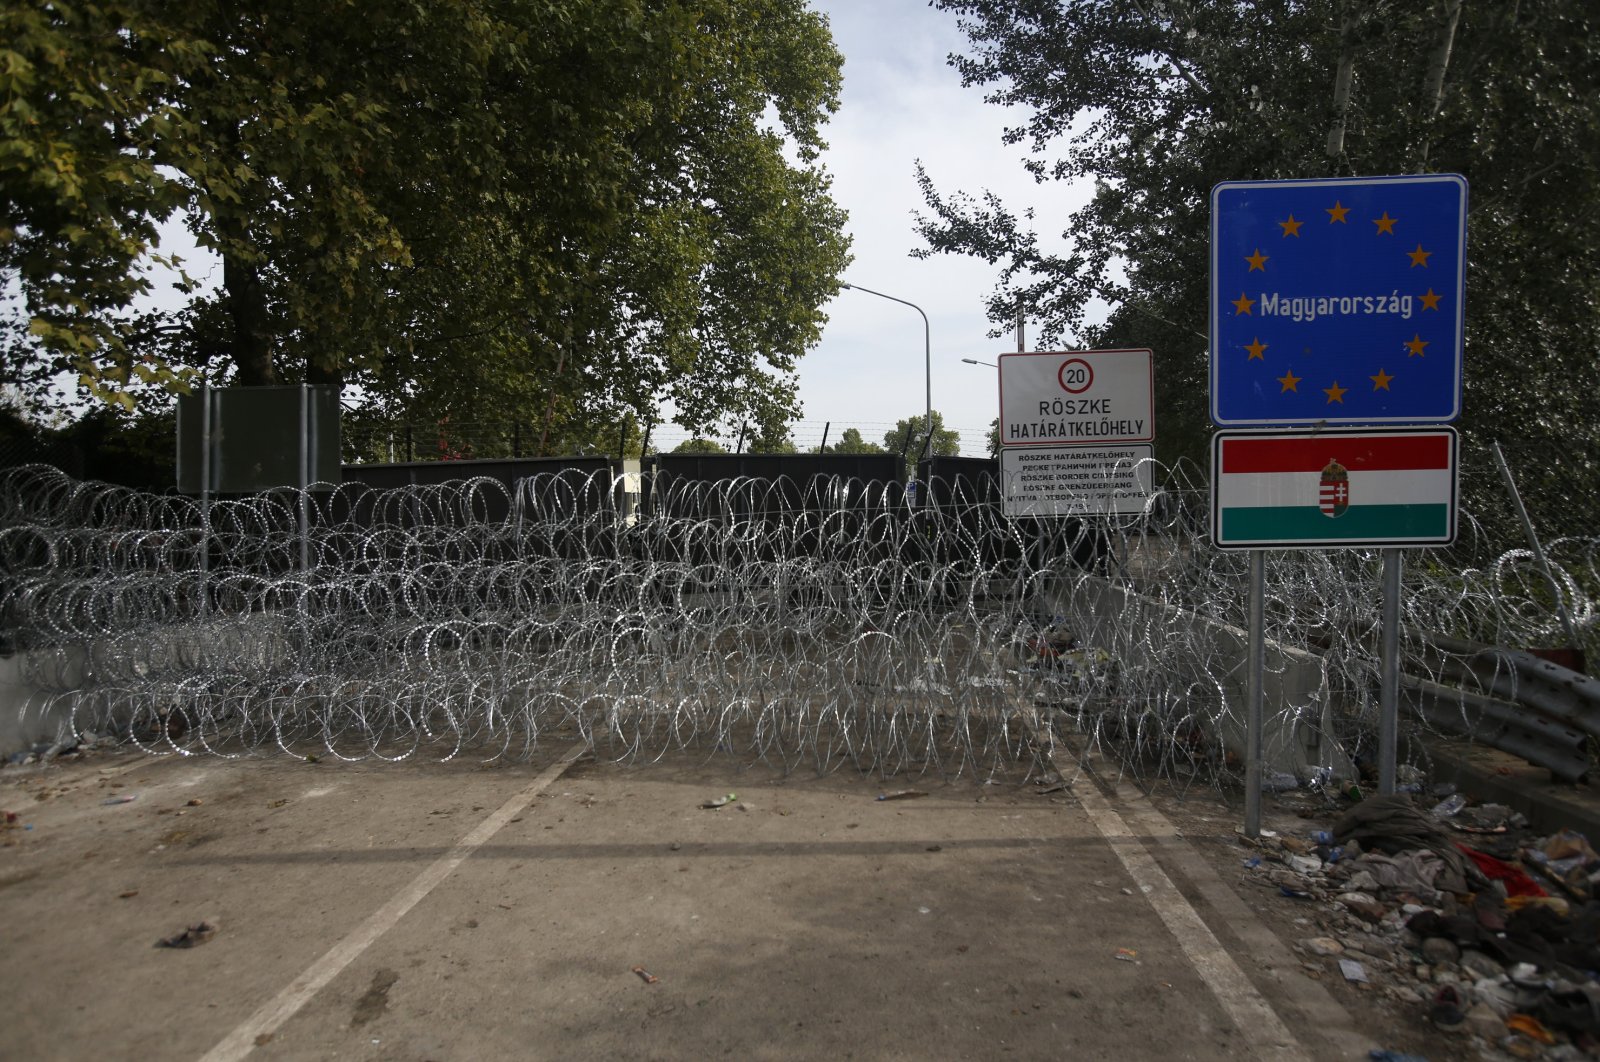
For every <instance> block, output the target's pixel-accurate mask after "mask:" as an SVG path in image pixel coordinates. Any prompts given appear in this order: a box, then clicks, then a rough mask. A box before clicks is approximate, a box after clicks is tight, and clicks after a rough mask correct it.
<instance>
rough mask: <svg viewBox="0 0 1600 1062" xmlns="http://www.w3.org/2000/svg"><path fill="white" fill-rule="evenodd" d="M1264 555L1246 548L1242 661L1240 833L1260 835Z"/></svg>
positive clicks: (1264, 661)
mask: <svg viewBox="0 0 1600 1062" xmlns="http://www.w3.org/2000/svg"><path fill="white" fill-rule="evenodd" d="M1266 570H1267V564H1266V554H1265V553H1263V552H1262V551H1261V550H1259V549H1257V550H1251V551H1250V635H1249V637H1250V642H1249V651H1248V653H1247V659H1246V661H1245V668H1246V674H1245V694H1244V701H1245V738H1244V835H1245V836H1246V837H1251V838H1255V837H1260V836H1261V732H1262V730H1263V728H1264V727H1265V725H1266V723H1265V715H1266V713H1265V712H1264V711H1263V700H1264V693H1265V691H1264V690H1263V689H1262V688H1261V684H1262V678H1263V672H1264V670H1265V664H1266V630H1265V627H1266V618H1265V615H1264V613H1265V611H1266V597H1267V576H1266Z"/></svg>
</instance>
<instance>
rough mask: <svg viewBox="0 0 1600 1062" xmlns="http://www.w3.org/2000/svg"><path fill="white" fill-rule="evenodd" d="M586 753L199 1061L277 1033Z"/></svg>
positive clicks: (531, 789)
mask: <svg viewBox="0 0 1600 1062" xmlns="http://www.w3.org/2000/svg"><path fill="white" fill-rule="evenodd" d="M587 751H588V749H587V748H586V747H585V746H581V745H580V746H579V747H578V748H575V749H573V750H572V751H571V752H569V753H567V755H565V756H563V757H562V758H561V759H560V760H559V761H557V762H556V763H555V764H553V765H551V766H550V767H547V768H546V769H545V770H544V772H543V773H542V774H540V775H539V777H537V778H535V779H534V780H533V782H532V783H530V784H529V785H528V786H527V787H526V788H525V789H522V790H521V791H519V792H518V793H517V794H516V795H514V796H513V797H511V799H509V800H507V801H506V802H505V803H504V804H501V805H500V807H499V809H498V810H497V811H495V812H494V814H492V815H490V816H489V817H488V818H486V819H484V820H483V821H482V822H481V823H479V824H478V825H477V827H475V828H474V829H473V831H472V832H471V833H469V834H467V835H466V836H465V837H463V838H462V839H461V841H460V842H459V843H458V844H457V845H456V846H455V847H454V848H452V849H451V850H450V851H449V852H448V853H446V854H445V855H442V856H440V857H439V858H438V859H437V860H435V861H434V862H433V864H432V865H430V866H429V867H428V868H427V869H426V870H424V871H423V872H422V873H420V874H418V875H417V876H416V877H415V878H414V879H412V881H411V884H409V885H407V886H406V887H405V888H403V889H401V890H400V891H399V892H397V893H396V894H395V895H394V897H393V898H392V899H390V900H389V902H388V903H386V904H384V905H383V906H382V907H380V908H378V910H377V911H375V912H374V913H373V914H372V916H371V917H370V918H368V919H367V920H366V921H365V922H363V923H361V925H359V926H357V927H356V928H355V930H353V931H352V932H351V933H350V934H349V935H347V936H346V937H345V938H344V939H343V940H341V941H339V943H337V944H335V945H334V946H333V947H331V948H329V949H328V952H327V954H325V955H323V956H322V958H320V959H318V960H317V961H316V962H314V963H312V964H311V965H310V966H309V967H307V968H306V971H305V972H304V973H302V974H301V975H300V976H299V977H297V978H295V979H294V980H293V981H291V982H290V983H289V986H288V987H287V988H285V989H284V990H283V991H282V992H279V993H278V994H277V996H276V997H274V998H273V999H272V1000H270V1001H268V1002H267V1003H266V1004H264V1005H263V1006H262V1007H261V1009H259V1010H257V1011H256V1012H255V1013H254V1014H252V1015H250V1017H248V1018H246V1019H245V1020H244V1022H243V1023H242V1024H241V1025H240V1026H239V1027H238V1028H236V1029H234V1030H233V1032H231V1033H229V1034H228V1035H227V1036H226V1037H224V1038H223V1040H222V1042H221V1043H219V1044H217V1046H215V1047H213V1048H212V1049H211V1050H210V1051H207V1052H206V1053H205V1055H204V1056H203V1057H202V1059H201V1062H233V1060H236V1059H241V1058H243V1057H245V1056H246V1055H248V1054H249V1053H250V1052H251V1051H253V1050H255V1046H256V1037H258V1036H262V1035H264V1034H266V1033H271V1032H275V1031H277V1029H278V1028H279V1027H280V1026H281V1025H283V1023H284V1022H286V1021H288V1020H289V1019H290V1018H292V1017H294V1015H295V1014H296V1012H298V1011H299V1010H300V1008H301V1007H303V1006H305V1005H306V1004H307V1003H308V1002H310V1001H311V998H312V997H313V996H315V995H316V994H317V993H318V992H320V991H321V990H322V989H323V988H324V987H326V986H327V984H328V982H329V981H332V980H333V979H334V978H335V977H337V976H338V975H339V972H340V971H341V970H343V969H344V968H345V967H346V966H349V965H350V964H351V963H352V962H354V961H355V960H356V958H357V957H358V956H359V955H360V954H361V953H362V952H364V951H366V950H367V948H369V947H371V946H372V944H373V942H374V941H376V940H377V939H378V938H379V937H381V936H383V935H384V934H385V933H387V932H388V931H389V930H390V929H392V928H393V927H394V925H395V923H396V922H398V921H400V919H402V918H404V917H405V915H406V912H407V911H410V910H411V909H412V908H413V907H415V906H416V905H417V904H418V903H419V902H421V900H422V899H423V897H425V896H427V895H428V893H430V892H432V891H433V890H434V888H435V887H437V886H438V884H439V883H440V882H441V881H443V880H444V879H445V878H447V877H449V876H450V873H451V871H453V870H455V869H456V867H458V866H460V865H461V864H462V863H463V862H464V861H465V860H466V858H467V857H468V856H470V855H471V854H472V853H473V852H474V851H475V850H477V849H478V848H479V847H481V846H482V845H483V843H484V842H485V841H487V840H488V839H489V838H491V837H493V836H494V835H495V834H496V833H498V832H499V831H500V828H501V827H503V826H504V825H505V824H506V823H508V822H510V821H511V820H512V819H513V818H515V817H516V816H517V814H518V813H519V812H521V811H522V810H523V809H524V808H526V807H527V806H528V804H529V803H531V802H532V801H533V798H534V797H536V796H538V795H539V793H540V792H542V791H543V790H544V788H545V787H546V786H548V785H549V784H550V783H551V782H554V781H555V780H556V779H557V778H560V777H561V774H562V772H563V771H565V770H566V769H567V768H568V767H570V766H572V764H573V763H575V762H577V760H578V758H579V757H580V756H582V755H583V754H584V753H585V752H587Z"/></svg>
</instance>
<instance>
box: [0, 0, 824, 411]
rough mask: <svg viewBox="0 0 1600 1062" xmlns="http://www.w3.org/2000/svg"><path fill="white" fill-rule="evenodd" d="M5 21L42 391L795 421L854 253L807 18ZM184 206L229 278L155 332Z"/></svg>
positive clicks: (349, 3) (420, 13) (588, 0)
mask: <svg viewBox="0 0 1600 1062" xmlns="http://www.w3.org/2000/svg"><path fill="white" fill-rule="evenodd" d="M0 19H3V21H0V41H4V42H6V43H4V44H0V90H3V91H0V130H3V132H4V134H5V145H4V148H3V149H0V188H3V189H4V192H3V199H0V208H3V210H4V216H3V219H0V270H3V271H4V276H5V277H6V278H7V279H10V278H13V277H14V278H16V280H17V282H18V283H19V284H20V287H21V291H22V293H23V295H24V298H25V300H26V312H27V314H28V316H29V317H30V319H31V322H32V325H31V327H32V334H31V337H28V338H27V339H26V340H24V341H18V342H15V343H10V344H8V347H7V355H6V365H7V369H8V372H9V373H10V375H11V376H12V377H13V378H15V379H18V380H25V381H27V382H29V383H31V384H33V385H35V386H37V385H38V383H39V382H40V381H41V380H43V379H44V378H46V377H48V376H49V375H50V373H52V372H53V371H55V370H57V369H59V368H61V367H62V366H71V367H73V368H75V369H77V370H79V371H80V372H81V373H82V374H83V378H84V382H85V385H86V386H89V387H91V389H93V390H94V391H95V392H96V393H97V394H100V395H101V396H102V397H105V398H108V399H111V400H115V401H120V402H124V403H131V402H132V400H133V395H135V394H136V393H137V385H138V384H140V383H141V382H143V383H147V384H150V385H155V386H164V387H169V388H170V387H172V386H175V385H176V384H177V383H178V381H179V380H180V379H181V378H185V374H187V373H188V372H189V370H196V371H202V372H205V373H206V374H208V375H209V376H211V377H212V378H214V379H223V378H231V379H232V380H234V381H236V382H239V383H245V384H257V383H271V382H279V381H292V380H296V379H309V380H311V381H312V382H340V381H343V382H350V383H355V384H359V385H360V386H361V389H362V390H361V394H362V395H363V396H364V398H365V400H366V401H367V402H368V403H369V404H371V405H372V406H374V407H376V408H378V409H380V410H382V411H383V412H384V413H385V414H386V415H389V416H391V417H393V416H406V417H411V418H424V419H426V418H435V419H436V418H439V417H447V416H454V417H456V418H458V419H460V418H463V417H472V418H474V419H485V418H491V417H496V418H505V419H510V418H512V417H520V418H522V419H524V420H528V421H538V422H541V423H542V422H543V420H544V419H545V415H546V411H547V410H548V411H550V414H551V416H552V418H553V420H554V422H555V423H557V424H559V425H561V426H562V428H561V432H560V434H563V435H567V436H575V437H576V436H587V435H592V434H595V433H597V432H601V431H603V430H604V426H605V425H614V424H616V423H618V422H619V420H620V418H621V416H622V415H623V414H624V413H626V412H629V411H633V412H636V413H638V414H639V415H640V416H641V417H642V416H647V415H649V413H651V412H652V411H653V410H654V409H655V408H656V405H657V403H658V402H660V401H661V400H662V399H667V398H670V399H671V400H672V401H673V403H674V404H675V407H676V409H677V410H678V419H679V422H680V423H683V424H685V425H686V426H689V427H691V428H695V429H703V428H708V427H710V426H711V425H712V424H713V423H715V422H719V421H720V422H723V423H737V422H739V421H741V420H744V419H749V420H762V419H763V418H764V417H766V416H767V415H768V414H769V413H770V411H771V410H773V409H779V410H783V411H789V412H792V410H793V407H794V405H795V397H794V391H795V386H794V369H795V365H796V362H797V360H798V359H799V358H800V357H801V356H802V355H803V353H804V352H805V350H806V349H807V348H808V347H809V346H810V345H811V344H812V343H814V342H815V340H816V338H817V336H818V334H819V331H820V326H821V321H822V317H821V314H820V311H819V307H820V306H821V305H822V304H823V303H824V302H825V301H826V300H827V299H828V298H829V297H831V296H832V294H833V293H834V292H835V291H836V290H837V287H838V284H837V280H836V278H837V276H838V274H839V273H840V272H841V271H842V269H843V268H844V265H845V264H846V262H847V261H848V255H847V252H846V239H845V237H844V236H843V232H842V229H843V221H844V216H843V212H842V211H840V210H839V208H838V207H837V206H836V205H835V204H834V203H833V202H832V200H831V199H830V198H829V194H828V189H829V178H828V176H827V174H826V172H825V171H824V170H823V169H822V168H821V167H820V165H819V163H818V162H817V158H818V155H817V153H818V151H819V149H820V148H821V146H822V140H821V127H822V125H823V123H824V122H825V121H826V119H827V116H828V114H829V113H830V112H831V111H832V110H834V109H835V108H836V106H837V97H838V91H839V85H840V63H841V59H840V56H839V54H838V52H837V50H836V49H835V48H834V47H833V43H832V39H831V37H830V36H829V34H828V31H827V24H826V21H825V20H824V19H823V18H822V17H821V16H819V15H817V14H815V13H813V12H810V11H808V10H806V8H805V6H804V3H803V2H802V0H698V2H693V3H691V2H689V0H663V2H661V3H651V4H645V3H642V2H641V0H580V2H578V3H568V2H565V0H561V2H558V0H461V2H453V3H448V4H414V3H410V2H408V0H363V2H360V3H356V2H354V0H335V2H333V3H322V4H315V5H313V4H306V3H300V2H296V0H272V2H269V3H266V4H261V5H255V6H252V7H247V8H240V7H238V6H237V5H232V4H223V3H219V2H216V0H196V2H194V3H189V4H183V5H171V4H162V3H157V2H155V0H121V2H113V0H86V2H84V3H76V4H73V5H70V6H68V5H61V4H54V3H49V4H47V3H42V2H31V3H30V2H26V0H18V2H15V3H12V4H10V5H8V6H7V8H6V10H5V12H4V14H3V15H0ZM769 116H776V122H775V123H771V122H770V119H769ZM774 125H775V127H774ZM173 216H181V217H183V218H184V219H185V221H186V223H187V225H188V226H189V228H190V229H191V230H192V232H193V233H194V235H195V237H196V238H197V240H198V241H199V242H200V244H201V245H202V246H204V247H206V248H208V249H209V250H211V251H214V252H215V253H216V254H217V255H219V256H220V257H221V259H222V262H223V269H222V284H221V287H220V289H218V290H217V291H215V292H214V293H210V294H205V295H194V296H193V297H192V298H191V299H190V300H189V302H188V304H187V306H186V307H185V308H184V309H183V310H181V311H179V312H176V313H171V314H163V315H157V316H155V317H148V316H147V317H144V318H136V317H135V316H134V315H132V314H131V312H130V311H129V309H128V306H129V301H130V299H131V298H132V297H133V296H135V295H139V294H141V293H143V292H145V291H146V290H147V289H148V285H149V280H148V275H147V274H146V273H143V272H141V262H142V261H143V256H144V255H146V253H147V252H148V251H150V250H151V248H152V247H153V243H154V239H155V232H156V225H157V224H158V223H159V222H160V221H162V220H163V219H166V218H169V217H173Z"/></svg>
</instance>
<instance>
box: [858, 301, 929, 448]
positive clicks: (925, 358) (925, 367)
mask: <svg viewBox="0 0 1600 1062" xmlns="http://www.w3.org/2000/svg"><path fill="white" fill-rule="evenodd" d="M840 286H841V287H843V288H844V289H845V290H846V291H864V292H866V293H867V294H868V295H876V296H877V297H878V298H880V299H888V300H889V301H890V302H898V303H899V304H900V305H902V306H909V307H911V308H912V309H913V310H915V311H917V312H918V313H921V314H922V372H923V380H924V383H925V384H926V390H927V412H926V414H925V416H924V419H923V421H922V427H923V431H924V432H925V433H926V437H927V442H926V443H925V444H924V446H925V449H926V450H927V452H928V456H929V457H932V456H933V342H932V331H931V330H930V329H929V327H928V315H927V314H925V313H922V307H921V306H918V305H917V304H916V303H914V302H907V301H906V300H905V299H897V298H895V297H894V296H893V295H885V294H884V293H883V292H881V291H873V290H872V289H871V288H864V287H862V286H861V285H860V284H842V285H840Z"/></svg>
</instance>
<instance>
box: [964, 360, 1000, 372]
mask: <svg viewBox="0 0 1600 1062" xmlns="http://www.w3.org/2000/svg"><path fill="white" fill-rule="evenodd" d="M961 360H962V361H964V362H966V363H967V364H968V365H987V366H989V368H991V369H998V368H999V367H1000V366H998V365H996V364H995V363H994V362H992V361H979V360H978V359H977V358H962V359H961Z"/></svg>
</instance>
